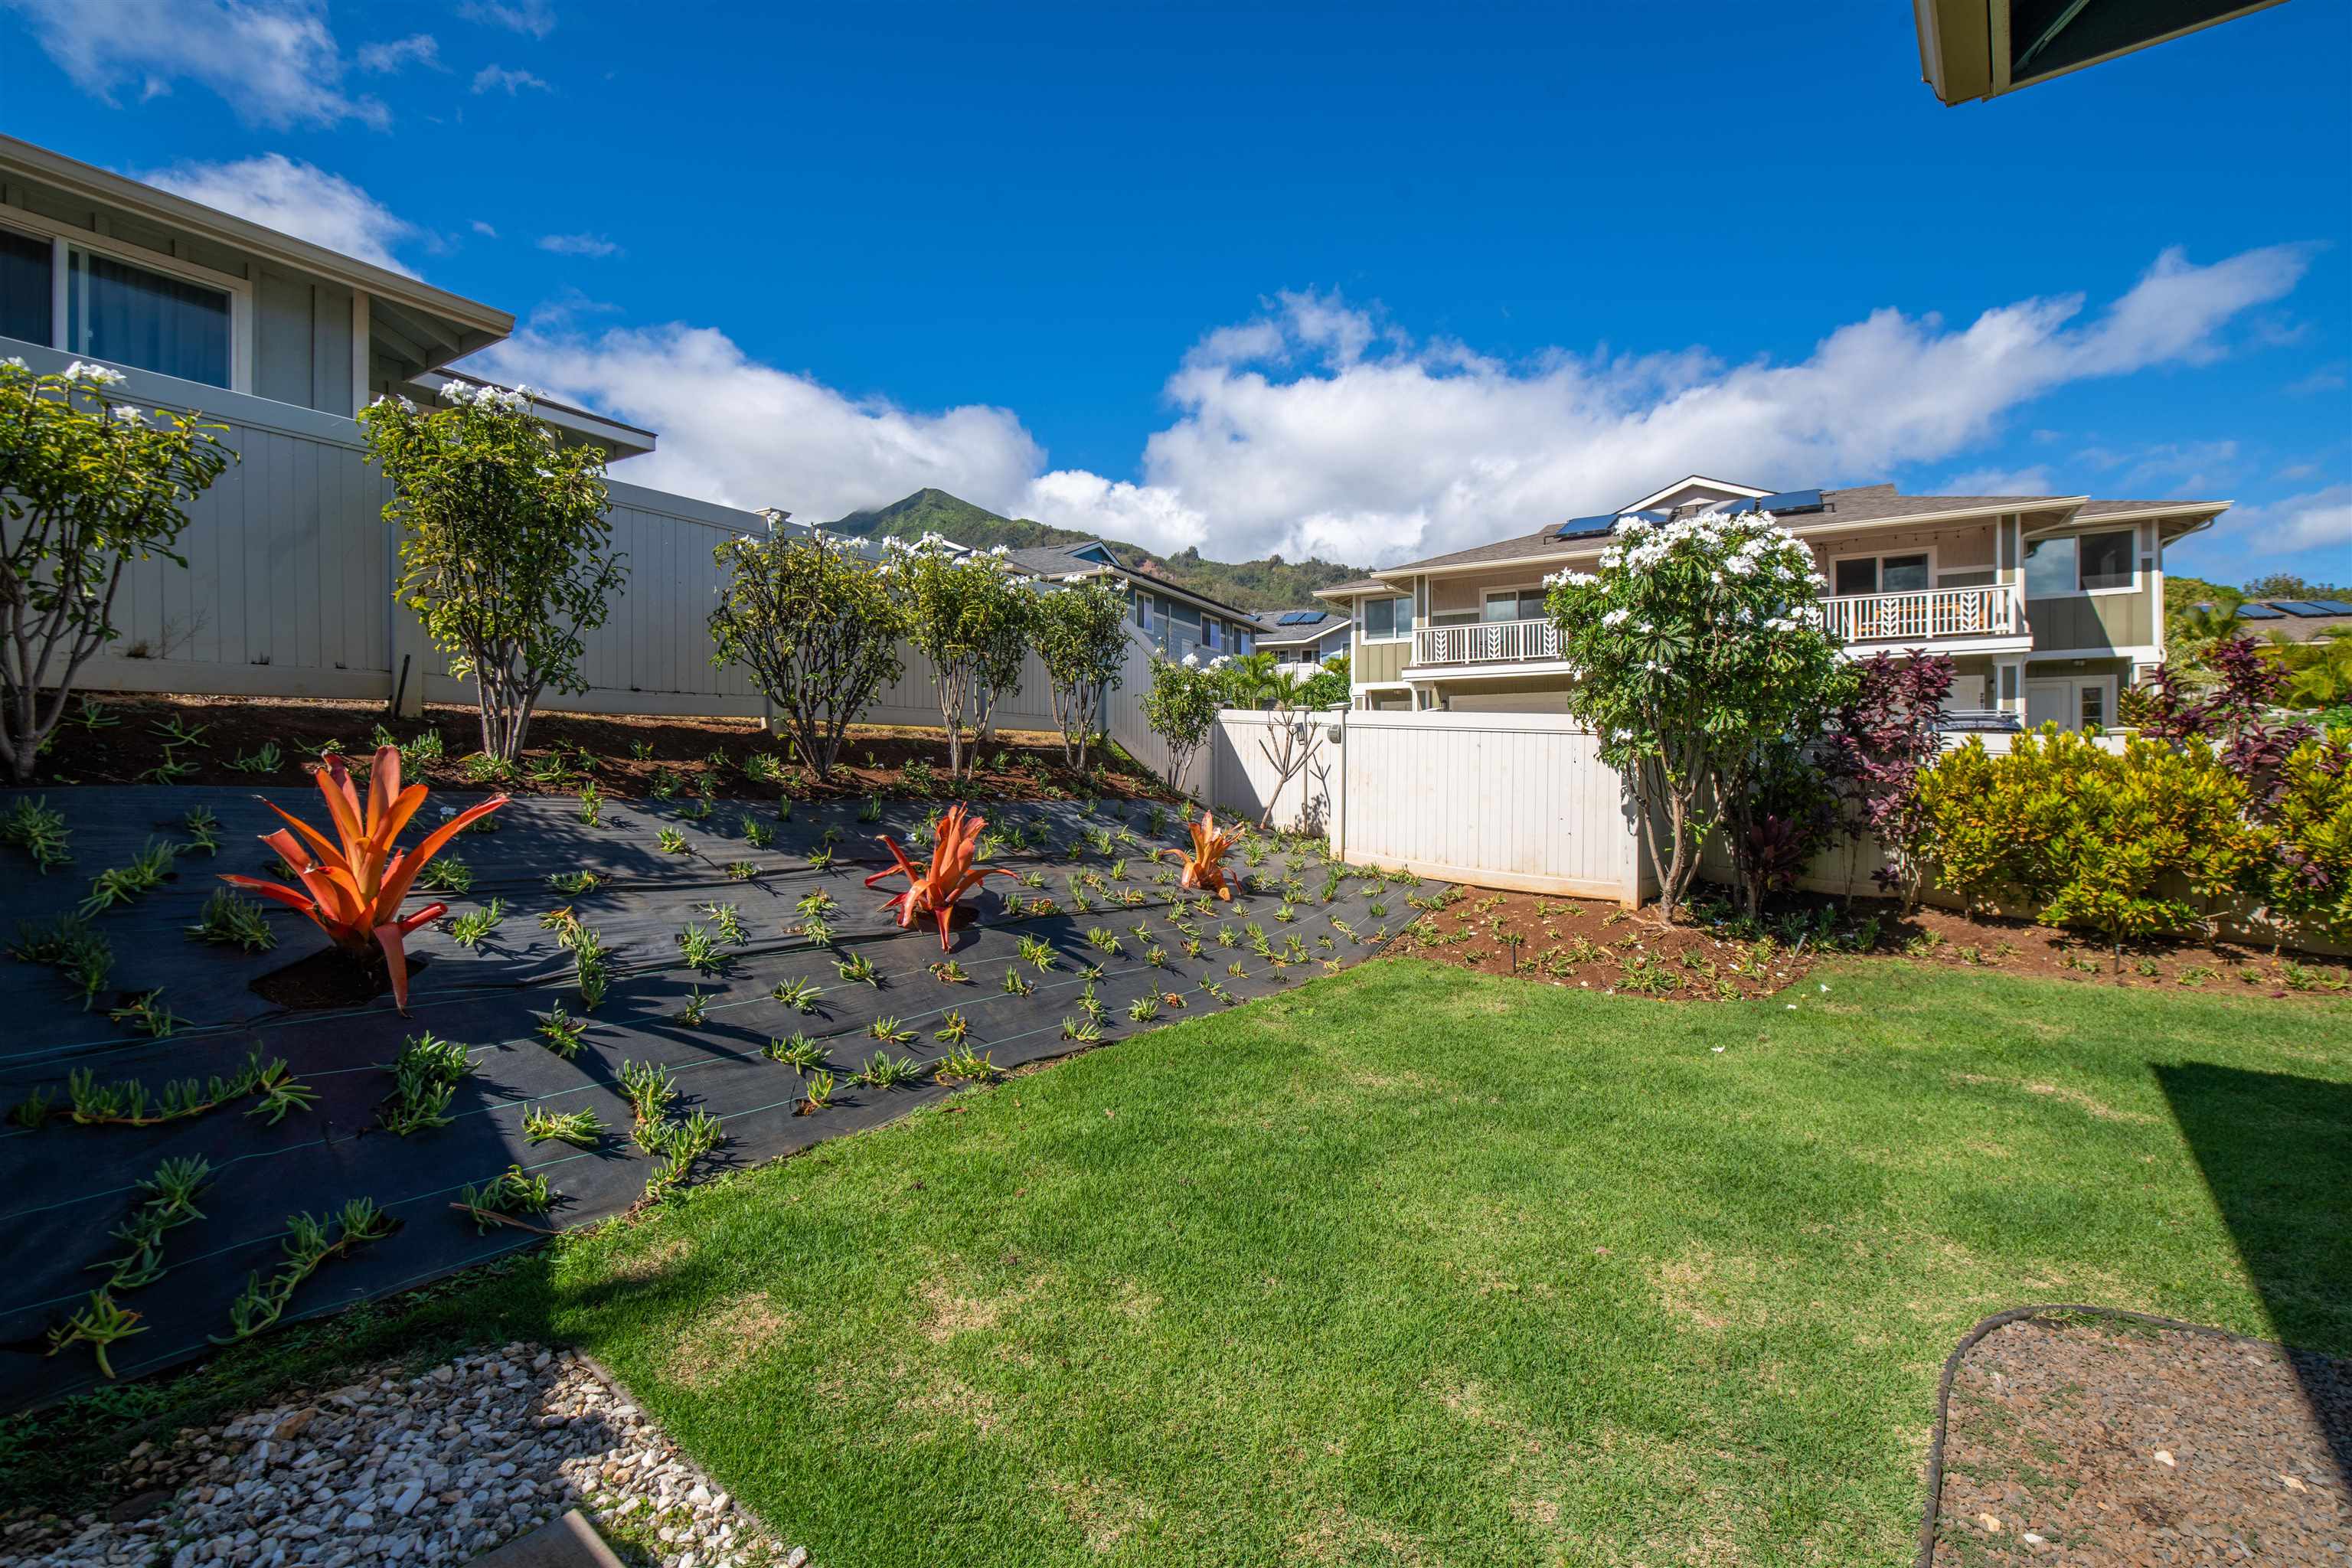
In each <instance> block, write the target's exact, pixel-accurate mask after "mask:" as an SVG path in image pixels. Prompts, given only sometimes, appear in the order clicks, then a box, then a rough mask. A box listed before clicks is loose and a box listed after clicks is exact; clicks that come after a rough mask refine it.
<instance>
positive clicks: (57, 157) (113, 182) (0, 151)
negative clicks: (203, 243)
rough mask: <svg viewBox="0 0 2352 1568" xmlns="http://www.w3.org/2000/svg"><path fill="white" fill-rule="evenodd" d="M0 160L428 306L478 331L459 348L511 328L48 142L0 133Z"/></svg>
mask: <svg viewBox="0 0 2352 1568" xmlns="http://www.w3.org/2000/svg"><path fill="white" fill-rule="evenodd" d="M0 166H14V167H16V168H20V169H22V170H23V171H24V172H25V173H26V174H27V175H29V176H30V177H31V178H34V179H37V180H39V181H41V182H42V183H44V184H51V185H56V186H58V187H59V188H60V189H63V190H66V191H68V192H71V193H74V194H75V195H81V196H84V197H87V198H88V199H89V200H92V201H95V202H99V203H101V204H104V205H111V206H120V207H128V208H130V209H131V210H132V211H134V212H140V213H144V214H146V215H148V216H152V217H153V218H154V219H155V220H156V221H157V222H159V223H163V224H168V225H170V226H173V227H175V228H180V229H184V230H186V231H188V232H190V233H193V234H197V235H201V236H203V237H205V238H207V239H210V240H213V241H215V243H218V244H221V245H225V246H228V247H231V248H233V249H236V250H249V251H254V252H257V253H258V254H260V255H263V256H269V257H275V258H279V259H281V260H284V261H286V262H289V263H290V264H292V265H294V266H297V267H299V268H302V269H303V270H304V271H307V272H313V273H316V274H318V275H319V276H320V277H322V278H327V279H332V280H333V281H335V282H337V283H341V284H342V285H344V286H345V287H346V288H351V289H359V290H361V291H362V292H364V293H367V294H371V295H375V296H379V297H381V298H383V299H387V300H400V301H402V302H404V303H405V304H407V305H410V306H413V307H414V308H415V309H417V310H426V311H430V312H431V313H433V314H434V315H436V316H439V317H442V318H443V319H445V320H446V321H450V322H451V323H453V324H454V325H456V326H457V327H459V328H461V329H463V330H465V331H467V332H469V333H474V334H479V335H480V341H478V342H477V341H472V340H471V339H469V340H468V341H467V342H466V343H464V344H463V345H462V348H463V352H465V353H472V352H474V351H475V350H477V349H479V348H483V347H486V346H488V344H489V343H492V342H497V341H498V340H499V339H500V338H504V337H507V336H509V334H511V333H512V332H513V331H514V317H513V315H512V314H511V313H509V312H508V311H505V310H499V309H498V308H497V307H496V306H492V305H485V304H483V303H482V302H481V301H480V300H468V299H467V298H466V297H465V296H464V295H462V294H452V293H450V292H449V291H448V290H447V289H436V288H434V287H433V286H432V285H431V284H429V283H424V282H420V281H418V280H417V279H414V278H410V277H406V276H404V275H403V274H401V273H398V272H394V271H392V270H390V269H389V268H382V267H378V266H376V265H374V264H373V262H367V261H362V260H359V259H358V258H355V257H350V256H345V255H343V254H342V253H341V252H340V251H333V250H329V249H328V248H327V247H324V246H321V245H313V244H311V243H310V241H309V240H307V239H297V238H295V237H293V236H292V235H289V234H281V233H279V232H278V230H276V229H274V228H267V227H264V226H262V225H260V224H257V223H254V222H251V221H249V220H247V219H246V218H241V217H236V216H233V215H231V214H228V213H225V212H222V211H220V210H219V209H218V208H216V207H208V206H205V205H203V204H202V203H201V202H192V201H190V200H188V199H187V198H186V197H185V196H177V195H173V194H172V193H171V192H169V191H161V190H157V189H156V188H155V187H154V186H152V185H147V184H141V183H140V182H138V181H137V180H131V179H126V178H124V177H123V176H122V175H121V174H111V173H109V172H108V171H107V170H104V169H100V168H98V167H96V166H95V165H93V164H89V163H81V162H79V160H76V159H72V158H68V157H66V156H64V155H63V154H61V153H52V152H50V151H49V150H48V149H47V148H46V147H37V146H35V145H33V143H31V142H22V141H19V140H17V139H16V137H13V136H0Z"/></svg>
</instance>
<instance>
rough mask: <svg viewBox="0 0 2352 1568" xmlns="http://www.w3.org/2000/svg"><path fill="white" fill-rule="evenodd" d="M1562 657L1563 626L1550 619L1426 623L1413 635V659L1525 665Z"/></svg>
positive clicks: (1426, 663) (1435, 662)
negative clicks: (1561, 630)
mask: <svg viewBox="0 0 2352 1568" xmlns="http://www.w3.org/2000/svg"><path fill="white" fill-rule="evenodd" d="M1547 658H1559V627H1558V626H1553V625H1552V624H1551V623H1550V622H1549V621H1478V622H1475V623H1473V624H1471V625H1469V626H1422V627H1419V628H1417V629H1416V630H1415V631H1414V632H1413V634H1412V662H1413V663H1414V664H1416V665H1431V664H1525V663H1530V662H1533V661H1535V660H1538V659H1547Z"/></svg>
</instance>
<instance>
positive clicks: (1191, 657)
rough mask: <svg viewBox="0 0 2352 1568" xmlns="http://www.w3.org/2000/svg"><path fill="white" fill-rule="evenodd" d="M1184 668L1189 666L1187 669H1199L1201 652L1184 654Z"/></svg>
mask: <svg viewBox="0 0 2352 1568" xmlns="http://www.w3.org/2000/svg"><path fill="white" fill-rule="evenodd" d="M1184 668H1187V669H1198V668H1201V656H1200V655H1199V654H1197V653H1188V654H1186V655H1185V656H1184Z"/></svg>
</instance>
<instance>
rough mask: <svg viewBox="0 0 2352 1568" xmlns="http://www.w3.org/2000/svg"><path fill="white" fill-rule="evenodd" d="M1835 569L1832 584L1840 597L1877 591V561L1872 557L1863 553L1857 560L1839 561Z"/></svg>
mask: <svg viewBox="0 0 2352 1568" xmlns="http://www.w3.org/2000/svg"><path fill="white" fill-rule="evenodd" d="M1835 571H1836V577H1835V579H1834V582H1833V584H1832V585H1833V586H1834V587H1835V588H1836V590H1837V594H1838V596H1839V597H1840V598H1849V597H1852V596H1853V595H1856V594H1875V593H1877V592H1878V562H1877V560H1876V559H1875V558H1874V557H1872V556H1868V555H1865V556H1864V557H1863V558H1862V559H1861V560H1859V561H1841V562H1839V563H1837V566H1836V568H1835Z"/></svg>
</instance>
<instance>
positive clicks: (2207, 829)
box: [1920, 729, 2270, 942]
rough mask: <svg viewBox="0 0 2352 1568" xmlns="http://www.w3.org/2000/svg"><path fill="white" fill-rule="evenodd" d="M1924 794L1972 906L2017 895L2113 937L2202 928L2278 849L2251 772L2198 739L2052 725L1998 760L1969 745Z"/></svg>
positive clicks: (2061, 919)
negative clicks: (2111, 739)
mask: <svg viewBox="0 0 2352 1568" xmlns="http://www.w3.org/2000/svg"><path fill="white" fill-rule="evenodd" d="M1920 792H1921V797H1922V802H1923V805H1925V807H1926V809H1927V814H1928V816H1929V818H1930V823H1931V826H1930V828H1929V835H1928V837H1929V849H1930V853H1931V854H1932V856H1933V858H1934V859H1935V862H1936V866H1937V873H1938V875H1939V876H1940V878H1941V879H1942V881H1943V884H1944V886H1945V887H1947V888H1948V889H1951V890H1952V891H1953V892H1955V893H1958V895H1959V896H1960V898H1961V899H1962V900H1965V901H1966V902H1967V903H1968V905H1969V908H1970V909H1971V910H1973V909H1975V908H1977V907H1978V906H1979V905H1984V904H2000V905H2008V906H2011V907H2014V908H2018V909H2021V910H2028V911H2030V912H2032V913H2033V914H2034V915H2036V916H2037V917H2038V918H2040V919H2042V920H2043V921H2049V922H2050V923H2052V924H2053V925H2073V926H2087V927H2089V928H2091V929H2093V930H2095V931H2101V932H2103V933H2105V936H2106V937H2107V939H2108V940H2109V941H2110V942H2124V941H2126V940H2135V939H2139V938H2145V937H2150V936H2157V935H2162V934H2168V933H2174V932H2182V931H2196V930H2200V929H2201V928H2202V927H2203V926H2204V925H2205V923H2206V921H2207V918H2208V913H2209V911H2210V906H2211V903H2212V901H2213V900H2220V899H2224V898H2227V897H2229V896H2231V894H2233V893H2236V892H2240V891H2244V890H2248V889H2250V887H2251V886H2252V885H2253V884H2254V883H2255V882H2256V881H2257V880H2258V879H2259V877H2260V875H2261V873H2262V869H2263V866H2264V865H2265V863H2266V861H2267V859H2268V849H2269V840H2270V835H2269V834H2268V832H2267V831H2266V830H2265V829H2263V828H2262V827H2260V826H2256V825H2255V824H2253V823H2252V822H2250V821H2248V820H2247V818H2246V815H2245V813H2246V807H2247V795H2246V789H2245V785H2244V784H2243V782H2242V780H2241V779H2240V778H2239V777H2238V776H2237V775H2236V774H2235V773H2231V771H2230V770H2229V769H2227V768H2226V767H2224V766H2222V765H2221V763H2220V762H2219V760H2218V759H2217V758H2216V757H2215V755H2214V752H2213V749H2212V748H2211V747H2210V746H2209V745H2207V744H2206V743H2205V742H2202V741H2191V742H2187V743H2186V744H2185V745H2182V746H2180V747H2179V748H2175V747H2173V746H2170V745H2167V744H2164V743H2162V742H2153V741H2144V740H2137V739H2135V740H2131V741H2129V742H2126V747H2125V750H2124V751H2123V752H2120V753H2117V752H2111V751H2108V750H2106V749H2105V748H2104V747H2102V746H2100V745H2098V744H2097V743H2095V742H2094V741H2092V740H2091V739H2090V738H2088V737H2086V736H2083V735H2074V734H2067V733H2064V732H2062V731H2057V730H2054V729H2045V730H2044V731H2042V733H2040V734H2038V735H2024V736H2021V737H2019V739H2018V742H2017V745H2016V748H2015V749H2014V750H2013V751H2011V752H2010V753H2009V754H2008V755H2006V756H2000V757H1996V756H1992V755H1990V754H1988V753H1987V752H1985V750H1984V748H1983V746H1982V745H1981V744H1980V743H1979V742H1975V741H1970V742H1969V743H1968V744H1967V745H1965V746H1963V747H1961V748H1960V749H1959V750H1958V751H1956V752H1952V753H1951V754H1949V755H1948V756H1947V757H1945V758H1944V760H1943V761H1942V762H1940V763H1937V765H1936V766H1935V767H1934V768H1933V769H1931V770H1929V772H1928V773H1927V776H1926V777H1925V778H1924V779H1923V780H1922V781H1921V784H1920Z"/></svg>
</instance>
